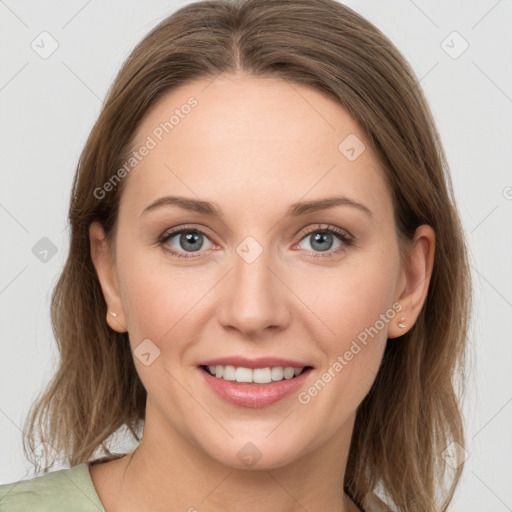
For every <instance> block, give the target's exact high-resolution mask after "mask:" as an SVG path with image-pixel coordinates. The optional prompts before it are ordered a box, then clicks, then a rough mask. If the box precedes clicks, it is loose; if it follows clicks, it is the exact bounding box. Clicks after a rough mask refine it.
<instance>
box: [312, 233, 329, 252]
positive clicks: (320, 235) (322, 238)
mask: <svg viewBox="0 0 512 512" xmlns="http://www.w3.org/2000/svg"><path fill="white" fill-rule="evenodd" d="M325 237H327V240H328V241H329V242H331V243H332V235H331V234H330V233H317V234H316V235H315V236H314V237H313V243H312V244H311V247H313V248H314V249H318V250H320V251H326V250H328V249H329V247H330V245H331V244H330V243H328V244H327V245H328V246H329V247H326V246H325ZM322 241H323V242H324V244H323V245H322V243H321V242H322ZM317 243H320V245H319V246H318V247H315V244H317Z"/></svg>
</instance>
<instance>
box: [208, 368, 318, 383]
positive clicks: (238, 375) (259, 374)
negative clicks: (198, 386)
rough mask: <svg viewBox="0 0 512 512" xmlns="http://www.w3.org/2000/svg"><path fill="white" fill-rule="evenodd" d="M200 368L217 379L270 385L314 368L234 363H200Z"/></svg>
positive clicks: (291, 378) (290, 378)
mask: <svg viewBox="0 0 512 512" xmlns="http://www.w3.org/2000/svg"><path fill="white" fill-rule="evenodd" d="M199 368H200V369H201V370H203V371H204V372H206V373H208V374H209V375H211V376H212V377H216V378H217V379H220V380H223V381H228V382H233V383H237V384H247V385H255V384H261V385H268V384H272V383H273V382H281V381H285V380H293V379H296V378H297V377H298V376H300V375H302V374H304V373H305V372H308V371H309V370H312V369H313V367H312V366H303V367H293V366H267V367H262V368H247V367H244V366H234V365H220V364H217V365H200V366H199Z"/></svg>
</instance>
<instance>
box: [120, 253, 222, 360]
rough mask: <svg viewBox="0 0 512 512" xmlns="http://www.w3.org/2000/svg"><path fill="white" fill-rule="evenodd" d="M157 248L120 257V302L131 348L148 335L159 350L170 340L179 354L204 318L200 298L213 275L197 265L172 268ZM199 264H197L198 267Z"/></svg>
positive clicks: (213, 282)
mask: <svg viewBox="0 0 512 512" xmlns="http://www.w3.org/2000/svg"><path fill="white" fill-rule="evenodd" d="M156 251H159V249H155V248H151V249H141V250H139V251H132V253H131V254H130V255H129V256H127V257H124V259H123V260H120V261H119V274H120V280H121V283H122V287H121V292H122V300H123V306H124V307H125V313H126V318H127V328H128V331H129V333H130V340H131V344H132V348H133V349H135V348H136V347H137V345H138V344H139V343H140V342H141V341H142V340H144V339H147V338H149V339H150V340H151V341H153V343H155V345H156V346H157V347H159V348H160V350H161V351H163V350H164V348H165V347H166V344H167V345H168V344H169V342H171V341H172V351H173V353H174V354H179V353H180V351H181V347H185V346H186V344H187V340H188V338H190V337H191V334H192V332H194V330H195V329H197V328H200V326H199V325H198V321H200V319H201V318H203V315H201V311H202V309H203V307H204V304H205V303H206V302H207V301H205V300H204V299H203V300H202V298H203V297H204V296H205V295H206V294H207V292H208V290H209V289H211V288H212V287H213V286H214V284H215V279H214V277H215V276H212V275H210V274H211V272H210V273H208V272H207V271H204V270H203V271H202V272H201V271H199V270H198V269H190V268H189V269H184V268H181V269H180V268H177V267H175V268H172V267H171V266H170V265H169V264H166V261H165V258H164V257H161V256H158V257H157V258H155V256H154V254H150V252H153V253H155V252H156ZM198 268H199V267H198Z"/></svg>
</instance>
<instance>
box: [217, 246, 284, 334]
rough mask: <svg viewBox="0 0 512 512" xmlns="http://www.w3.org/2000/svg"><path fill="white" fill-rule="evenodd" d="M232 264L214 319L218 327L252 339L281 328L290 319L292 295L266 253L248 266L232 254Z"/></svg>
mask: <svg viewBox="0 0 512 512" xmlns="http://www.w3.org/2000/svg"><path fill="white" fill-rule="evenodd" d="M233 265H234V268H233V269H232V271H231V272H229V274H228V275H227V276H226V278H225V279H223V282H224V284H223V288H222V290H220V292H221V293H220V297H221V298H220V300H219V302H220V303H219V305H218V308H217V317H218V319H219V322H220V323H221V324H222V326H223V327H224V328H225V329H236V330H238V331H240V332H241V333H242V334H243V335H244V336H245V337H252V338H261V337H263V336H265V334H266V331H269V330H272V331H278V330H282V329H285V328H286V327H287V326H288V325H289V322H290V318H291V311H290V308H291V304H290V295H291V294H292V293H291V292H290V290H289V289H288V288H287V286H286V285H285V283H284V282H283V277H281V276H279V272H278V271H276V270H275V269H274V268H272V267H275V265H272V261H271V258H269V257H268V256H267V252H266V251H263V253H262V254H261V255H260V256H259V257H258V258H257V259H256V260H255V261H253V262H250V263H249V262H247V261H246V260H244V258H243V257H240V256H239V255H238V254H235V256H234V264H233Z"/></svg>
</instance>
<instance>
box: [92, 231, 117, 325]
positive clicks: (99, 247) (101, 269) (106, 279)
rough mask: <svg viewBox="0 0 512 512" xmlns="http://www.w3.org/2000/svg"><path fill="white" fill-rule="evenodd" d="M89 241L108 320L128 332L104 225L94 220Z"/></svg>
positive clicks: (110, 323)
mask: <svg viewBox="0 0 512 512" xmlns="http://www.w3.org/2000/svg"><path fill="white" fill-rule="evenodd" d="M89 241H90V246H91V259H92V262H93V265H94V268H95V269H96V274H97V276H98V280H99V282H100V285H101V289H102V291H103V297H104V299H105V302H106V304H107V311H108V313H107V314H106V321H107V323H108V324H109V326H110V327H111V328H112V329H113V330H114V331H117V332H126V327H125V326H126V321H125V316H124V310H123V306H122V301H121V295H120V293H119V288H118V284H117V279H116V275H115V264H114V261H113V257H112V254H111V251H110V250H109V247H108V245H107V242H106V241H105V233H104V230H103V227H102V226H101V224H100V223H99V222H93V223H91V225H90V226H89Z"/></svg>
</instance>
